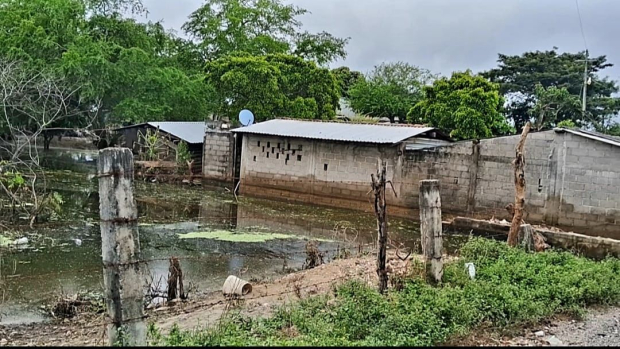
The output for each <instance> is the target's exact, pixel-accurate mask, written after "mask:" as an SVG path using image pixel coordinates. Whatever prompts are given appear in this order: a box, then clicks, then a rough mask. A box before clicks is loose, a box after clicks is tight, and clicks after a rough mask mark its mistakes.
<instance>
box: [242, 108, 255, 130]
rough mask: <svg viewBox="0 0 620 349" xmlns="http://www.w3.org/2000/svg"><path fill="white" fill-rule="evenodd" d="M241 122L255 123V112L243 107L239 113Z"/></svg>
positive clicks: (246, 124)
mask: <svg viewBox="0 0 620 349" xmlns="http://www.w3.org/2000/svg"><path fill="white" fill-rule="evenodd" d="M239 122H240V123H241V125H243V126H250V125H252V124H253V123H254V114H252V112H251V111H249V110H247V109H243V110H242V111H241V112H240V113H239Z"/></svg>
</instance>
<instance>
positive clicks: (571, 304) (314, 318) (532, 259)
mask: <svg viewBox="0 0 620 349" xmlns="http://www.w3.org/2000/svg"><path fill="white" fill-rule="evenodd" d="M460 257H461V258H460V259H459V260H458V261H455V262H451V263H450V264H448V265H447V266H446V270H445V273H444V283H443V285H442V286H441V287H432V286H430V285H428V284H426V283H425V281H424V280H423V273H419V270H417V269H419V266H418V265H417V264H415V263H413V265H412V268H411V269H412V270H411V271H410V272H409V273H407V274H406V275H405V276H404V277H403V278H402V279H401V280H399V288H401V290H400V291H396V290H394V289H392V290H391V291H390V292H389V293H388V294H387V295H385V296H382V295H380V294H379V293H378V292H377V291H376V290H374V289H371V288H369V287H368V286H367V285H365V284H363V283H361V282H356V281H352V282H348V283H346V284H344V285H342V286H340V287H338V288H336V289H335V292H334V293H335V299H334V300H330V299H329V297H327V296H325V295H324V296H316V297H311V298H308V299H305V300H301V301H299V303H297V304H296V305H293V306H289V307H283V308H281V309H279V310H278V311H277V312H276V313H275V314H274V315H273V316H272V317H270V318H268V319H248V318H243V317H241V316H240V315H238V314H237V315H233V316H229V317H228V318H227V319H225V320H224V321H223V322H222V325H221V326H219V327H218V328H212V329H206V330H203V331H198V332H181V331H179V330H178V328H176V329H175V330H174V331H173V332H171V333H170V335H169V336H164V337H158V338H159V342H160V344H162V343H163V344H166V345H200V346H203V345H204V346H210V345H244V346H247V345H316V346H332V345H347V346H352V345H373V346H374V345H390V346H392V345H407V346H421V345H425V346H426V345H436V344H439V343H442V342H445V341H446V340H447V339H448V338H449V337H450V336H453V335H464V334H467V333H468V332H469V331H471V330H472V329H474V328H476V327H478V326H481V325H489V324H491V325H494V326H498V327H503V326H507V325H517V324H527V323H533V322H537V321H540V320H542V319H544V318H546V317H549V316H552V315H554V314H559V313H568V314H572V315H579V314H580V313H582V312H583V309H584V308H585V307H586V306H588V305H593V304H601V305H610V304H618V303H619V301H620V260H618V259H615V258H608V259H606V260H604V261H601V262H595V261H592V260H588V259H586V258H582V257H577V256H574V255H572V254H571V253H568V252H554V251H551V252H544V253H533V254H532V253H526V252H525V251H523V250H521V249H516V248H509V247H508V246H507V245H506V244H505V243H503V242H497V241H491V240H486V239H481V238H474V239H472V240H471V241H470V242H468V243H467V244H466V245H465V246H464V247H463V248H462V249H461V256H460ZM466 262H473V263H474V264H475V265H476V271H477V275H476V277H475V279H474V280H472V279H470V277H469V276H468V274H467V272H466V270H465V267H464V263H466ZM162 338H163V339H162Z"/></svg>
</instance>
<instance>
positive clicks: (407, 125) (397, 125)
mask: <svg viewBox="0 0 620 349" xmlns="http://www.w3.org/2000/svg"><path fill="white" fill-rule="evenodd" d="M271 120H289V121H305V122H316V123H324V124H344V125H370V126H386V127H411V128H432V126H428V125H424V124H392V123H390V124H381V123H376V124H373V123H366V122H342V121H337V120H317V119H295V118H275V119H271ZM271 120H267V121H271Z"/></svg>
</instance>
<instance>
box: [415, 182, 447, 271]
mask: <svg viewBox="0 0 620 349" xmlns="http://www.w3.org/2000/svg"><path fill="white" fill-rule="evenodd" d="M420 232H421V233H422V253H423V254H424V262H425V264H426V277H427V279H428V280H429V281H431V282H434V283H439V282H441V278H442V276H443V259H442V258H443V241H442V239H443V229H442V223H441V197H440V196H439V181H438V180H436V179H431V180H424V181H420Z"/></svg>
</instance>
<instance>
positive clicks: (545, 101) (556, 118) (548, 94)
mask: <svg viewBox="0 0 620 349" xmlns="http://www.w3.org/2000/svg"><path fill="white" fill-rule="evenodd" d="M534 95H535V97H536V104H535V105H534V107H533V108H532V118H533V119H534V120H535V122H534V125H535V126H534V127H535V128H536V130H537V131H540V130H541V129H543V128H551V127H554V126H557V125H558V124H559V123H561V122H564V121H570V122H571V123H572V124H573V125H574V124H575V123H574V122H573V120H572V118H571V116H572V115H575V114H576V113H578V112H579V108H580V107H581V103H580V101H579V98H578V97H577V96H574V95H571V94H570V92H568V90H567V89H566V88H564V87H562V88H557V87H555V86H551V87H549V88H544V87H542V85H540V84H539V85H536V89H535V91H534Z"/></svg>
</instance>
